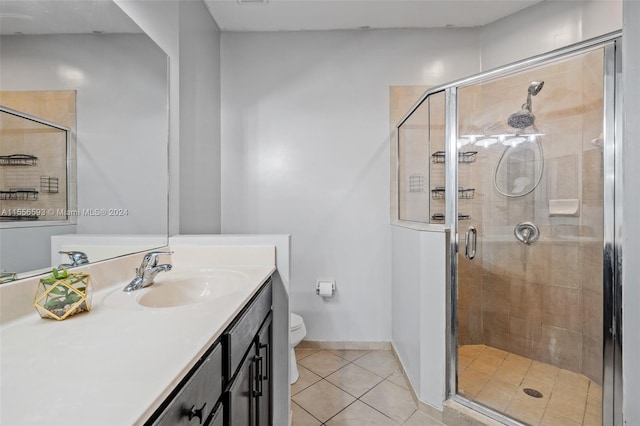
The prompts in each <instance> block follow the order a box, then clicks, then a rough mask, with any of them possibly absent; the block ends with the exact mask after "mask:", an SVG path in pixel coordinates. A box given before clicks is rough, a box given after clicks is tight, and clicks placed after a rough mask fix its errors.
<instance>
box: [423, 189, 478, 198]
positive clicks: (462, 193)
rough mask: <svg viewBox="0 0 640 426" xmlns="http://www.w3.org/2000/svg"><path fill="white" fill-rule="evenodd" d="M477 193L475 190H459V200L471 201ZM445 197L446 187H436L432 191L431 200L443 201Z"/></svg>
mask: <svg viewBox="0 0 640 426" xmlns="http://www.w3.org/2000/svg"><path fill="white" fill-rule="evenodd" d="M475 193H476V189H475V188H463V187H459V188H458V198H459V199H462V200H471V199H472V198H473V197H474V196H475ZM444 195H445V188H444V186H436V187H435V188H434V189H432V190H431V199H433V200H443V199H444Z"/></svg>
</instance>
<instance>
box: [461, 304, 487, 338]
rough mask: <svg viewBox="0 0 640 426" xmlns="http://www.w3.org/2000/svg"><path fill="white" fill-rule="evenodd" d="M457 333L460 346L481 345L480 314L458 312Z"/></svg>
mask: <svg viewBox="0 0 640 426" xmlns="http://www.w3.org/2000/svg"><path fill="white" fill-rule="evenodd" d="M458 333H459V334H458V339H459V340H460V344H462V345H473V344H479V343H482V312H480V311H468V310H466V309H465V310H460V311H458Z"/></svg>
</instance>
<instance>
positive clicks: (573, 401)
mask: <svg viewBox="0 0 640 426" xmlns="http://www.w3.org/2000/svg"><path fill="white" fill-rule="evenodd" d="M525 388H532V389H535V390H537V391H539V392H540V393H542V395H543V396H542V397H541V398H533V397H530V396H528V395H527V394H525V393H524V391H523V389H525ZM458 392H459V393H460V394H463V395H464V396H466V397H468V398H470V399H472V400H475V401H478V402H480V403H482V404H484V405H487V406H489V407H491V408H493V409H495V410H497V411H500V412H504V413H506V414H508V415H509V416H511V417H514V418H515V419H518V420H520V421H523V422H525V423H528V424H531V425H541V426H565V425H566V426H574V425H589V426H592V425H597V426H600V425H601V424H602V423H601V409H602V408H601V407H602V403H601V401H602V388H601V387H600V386H599V385H598V384H596V383H594V382H592V381H591V380H589V379H588V378H586V377H584V376H582V375H580V374H577V373H574V372H571V371H568V370H563V369H560V368H556V367H553V366H551V365H549V364H545V363H541V362H538V361H532V360H530V359H528V358H524V357H521V356H518V355H514V354H511V353H509V352H505V351H502V350H499V349H495V348H492V347H489V346H484V345H465V346H461V347H460V348H459V351H458Z"/></svg>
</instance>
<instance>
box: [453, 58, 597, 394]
mask: <svg viewBox="0 0 640 426" xmlns="http://www.w3.org/2000/svg"><path fill="white" fill-rule="evenodd" d="M602 70H603V63H602V51H600V50H598V51H594V52H591V53H589V54H586V55H582V56H580V57H576V58H573V59H571V60H569V61H565V62H562V63H558V64H554V65H550V66H546V67H543V68H539V69H536V70H533V71H528V72H526V73H521V74H518V75H516V76H511V77H508V78H505V79H501V80H499V81H495V82H490V83H487V84H483V85H482V86H475V87H470V88H465V89H463V90H462V91H461V94H460V96H461V99H460V105H461V107H460V112H459V117H460V127H461V131H464V129H462V128H463V127H464V126H465V125H469V124H470V121H472V120H476V119H478V118H480V119H485V120H487V121H488V122H492V121H499V120H500V118H501V119H502V120H503V121H504V120H505V119H506V117H508V115H509V114H511V113H512V112H515V111H516V110H517V109H519V107H520V103H521V102H523V101H524V100H525V99H526V93H527V92H526V91H527V87H528V84H529V82H530V81H533V80H545V86H544V88H543V90H542V91H541V92H540V94H539V95H538V96H536V97H534V98H533V109H534V113H535V114H536V124H537V126H538V130H539V131H540V132H542V133H544V134H545V136H543V137H542V144H543V148H544V157H545V170H544V174H543V179H542V181H541V183H540V185H539V186H538V188H536V190H535V191H533V193H531V194H529V195H527V196H524V197H520V198H507V197H504V196H502V195H500V194H499V193H498V192H497V191H495V189H494V188H493V177H494V171H495V167H496V163H497V160H498V157H499V154H500V153H501V152H502V150H503V149H504V147H503V146H501V145H500V144H496V145H494V146H492V147H489V148H478V151H479V153H478V161H477V162H476V163H474V164H471V166H472V167H471V168H469V171H468V173H470V178H471V180H472V181H473V182H474V184H475V186H476V197H475V199H474V200H472V201H471V210H472V219H471V221H469V222H460V230H459V231H460V233H461V235H463V233H464V230H465V229H466V227H467V225H474V226H475V227H476V228H477V229H478V255H477V257H476V258H475V259H474V260H473V261H467V260H465V259H464V255H462V256H460V257H459V260H458V264H459V289H458V293H459V299H458V328H459V343H460V344H461V345H464V344H480V343H482V344H485V345H489V346H492V347H495V348H499V349H503V350H507V351H509V352H512V353H515V354H518V355H523V356H526V357H529V358H532V359H536V360H540V361H543V362H546V363H549V364H552V365H555V366H558V367H561V368H565V369H569V370H572V371H576V372H578V373H581V374H584V375H586V376H587V377H589V378H591V379H592V380H594V381H595V382H597V383H600V384H601V382H602V329H603V322H602V276H603V272H602V264H603V256H602V247H603V243H602V239H603V235H602V220H603V192H602V187H603V172H602V170H603V168H602V167H603V164H602V149H601V148H600V146H598V144H599V141H598V138H599V137H600V135H601V132H602V123H603V110H602V93H603V86H602V81H603V72H602ZM465 97H466V99H465ZM505 99H506V100H509V101H505ZM514 100H515V101H514ZM479 111H483V114H484V115H479V114H480V113H479ZM465 120H466V122H465ZM461 173H462V169H461ZM462 177H463V176H462V175H461V177H460V178H461V179H462ZM551 199H579V200H580V212H579V215H578V216H577V217H551V216H550V215H549V210H548V201H549V200H551ZM523 221H531V222H534V223H535V224H536V225H537V226H538V227H539V229H540V231H541V236H540V240H538V241H537V242H535V243H534V244H531V245H525V244H523V243H521V242H519V241H517V240H516V239H515V237H514V236H513V228H514V226H515V225H516V224H517V223H520V222H523Z"/></svg>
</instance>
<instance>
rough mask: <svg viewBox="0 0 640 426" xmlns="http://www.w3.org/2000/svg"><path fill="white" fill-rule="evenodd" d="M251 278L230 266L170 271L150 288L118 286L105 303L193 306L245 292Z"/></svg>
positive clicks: (160, 276) (121, 305)
mask: <svg viewBox="0 0 640 426" xmlns="http://www.w3.org/2000/svg"><path fill="white" fill-rule="evenodd" d="M247 278H248V275H247V274H245V273H243V272H238V271H232V270H226V269H200V270H194V271H169V272H166V273H162V274H160V275H158V276H157V277H156V279H155V281H154V283H153V284H152V285H150V286H149V287H145V288H142V289H140V290H135V291H132V292H130V293H125V292H123V291H122V289H116V290H114V291H113V292H111V293H110V294H109V295H107V297H106V298H105V300H104V303H105V305H107V306H111V307H118V308H126V307H129V308H131V307H134V308H135V305H139V306H144V307H147V308H174V307H179V306H190V305H194V304H197V303H204V302H207V301H211V300H216V299H219V298H221V297H224V296H227V295H230V294H233V293H235V292H238V291H241V290H242V289H243V287H244V286H245V285H248V280H247ZM123 288H124V286H123Z"/></svg>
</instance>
